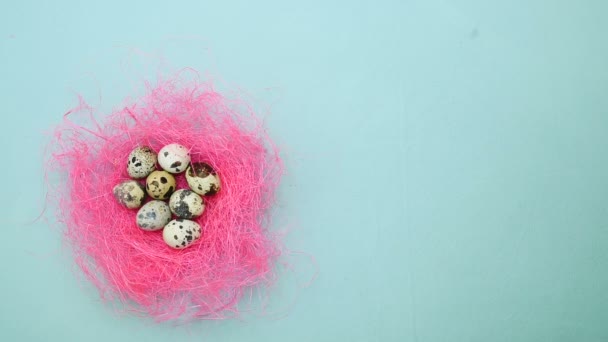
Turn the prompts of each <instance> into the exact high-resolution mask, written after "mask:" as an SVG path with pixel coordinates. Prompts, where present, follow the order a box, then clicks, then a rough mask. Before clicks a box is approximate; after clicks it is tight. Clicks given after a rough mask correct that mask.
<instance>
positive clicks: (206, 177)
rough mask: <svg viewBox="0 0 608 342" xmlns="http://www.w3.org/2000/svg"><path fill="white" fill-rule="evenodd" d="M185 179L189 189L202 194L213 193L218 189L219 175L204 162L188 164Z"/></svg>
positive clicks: (208, 194) (209, 194)
mask: <svg viewBox="0 0 608 342" xmlns="http://www.w3.org/2000/svg"><path fill="white" fill-rule="evenodd" d="M186 180H187V181H188V185H189V186H190V189H192V191H194V192H196V193H197V194H199V195H202V196H211V195H215V194H216V193H217V192H218V191H220V176H218V175H217V173H216V172H215V170H214V169H213V168H212V167H211V165H209V164H206V163H192V164H191V165H190V166H188V169H187V170H186Z"/></svg>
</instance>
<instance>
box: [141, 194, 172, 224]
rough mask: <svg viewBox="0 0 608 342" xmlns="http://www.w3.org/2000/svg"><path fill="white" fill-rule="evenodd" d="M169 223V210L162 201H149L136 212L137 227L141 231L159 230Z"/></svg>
mask: <svg viewBox="0 0 608 342" xmlns="http://www.w3.org/2000/svg"><path fill="white" fill-rule="evenodd" d="M169 221H171V210H170V209H169V206H168V205H167V203H165V202H163V201H150V202H148V203H146V204H145V205H144V206H143V207H141V208H140V209H139V211H138V212H137V219H136V222H137V225H138V226H139V228H141V229H143V230H150V231H153V230H160V229H163V227H164V226H165V225H166V224H167V223H169Z"/></svg>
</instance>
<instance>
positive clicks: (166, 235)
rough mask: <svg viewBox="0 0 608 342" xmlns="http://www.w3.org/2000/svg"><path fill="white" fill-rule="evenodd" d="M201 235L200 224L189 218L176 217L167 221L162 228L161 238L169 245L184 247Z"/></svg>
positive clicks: (176, 247) (178, 247)
mask: <svg viewBox="0 0 608 342" xmlns="http://www.w3.org/2000/svg"><path fill="white" fill-rule="evenodd" d="M201 235H202V230H201V226H200V225H199V224H198V223H196V222H194V221H190V220H184V219H176V220H173V221H171V222H169V223H168V224H167V225H166V226H165V228H164V229H163V240H164V241H165V243H166V244H167V245H169V247H171V248H174V249H184V248H186V247H188V246H190V245H191V244H193V243H194V241H196V240H198V239H199V238H200V237H201Z"/></svg>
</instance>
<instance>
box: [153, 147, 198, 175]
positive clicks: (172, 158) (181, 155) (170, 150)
mask: <svg viewBox="0 0 608 342" xmlns="http://www.w3.org/2000/svg"><path fill="white" fill-rule="evenodd" d="M158 164H159V165H160V167H162V168H163V170H165V171H167V172H171V173H180V172H183V171H185V170H186V168H187V167H188V164H190V152H189V151H188V149H187V148H185V147H184V146H182V145H180V144H169V145H167V146H165V147H163V148H161V150H160V151H159V152H158Z"/></svg>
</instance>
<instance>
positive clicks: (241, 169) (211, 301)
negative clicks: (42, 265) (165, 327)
mask: <svg viewBox="0 0 608 342" xmlns="http://www.w3.org/2000/svg"><path fill="white" fill-rule="evenodd" d="M75 120H79V122H80V124H76V123H74V121H75ZM82 121H84V123H83V122H82ZM170 143H178V144H181V145H183V146H186V147H188V148H190V149H191V151H190V153H191V156H192V161H193V162H197V161H203V162H207V163H209V164H210V165H212V166H213V167H214V168H215V170H216V171H217V172H218V174H219V175H220V177H221V181H222V189H221V191H220V192H219V193H218V194H217V195H215V196H211V197H208V198H205V203H206V208H205V212H204V213H203V215H202V216H201V217H199V218H198V219H195V221H196V222H198V223H199V224H200V225H201V227H202V228H203V235H202V237H201V238H200V239H199V240H198V241H196V242H195V243H194V244H193V245H192V246H190V247H188V248H186V249H183V250H174V249H172V248H170V247H168V246H167V245H166V244H165V243H164V242H163V238H162V231H156V232H149V231H143V230H141V229H140V228H138V226H137V225H136V222H135V215H136V212H137V210H129V209H126V208H125V207H123V206H121V205H120V204H119V203H118V202H117V201H116V199H115V198H114V197H113V194H112V188H113V187H114V185H116V184H118V183H119V182H121V181H123V180H127V179H129V178H128V175H127V172H126V162H127V156H128V155H129V153H130V152H131V151H132V150H133V149H134V148H135V147H137V146H141V145H147V146H150V147H152V148H153V149H154V150H155V151H158V150H159V149H160V148H161V147H163V146H164V145H167V144H170ZM51 150H52V153H51V155H50V160H49V163H48V165H47V167H48V169H49V171H52V172H57V171H58V172H59V173H60V174H61V175H63V177H62V178H63V181H61V184H60V185H58V186H53V187H52V188H51V189H50V190H49V203H51V204H53V205H56V206H58V208H57V215H58V221H59V222H60V223H61V224H62V225H64V226H65V227H66V230H65V233H66V237H67V240H68V241H69V242H70V244H71V246H72V247H73V253H74V257H75V261H76V263H77V264H78V265H79V266H80V268H81V269H82V270H83V272H84V274H85V275H86V276H87V278H88V279H89V280H90V281H91V282H92V283H93V284H94V285H95V286H96V287H97V288H98V289H99V292H100V294H101V296H102V298H104V299H107V300H112V301H115V300H118V303H120V304H122V306H123V307H124V309H126V310H128V311H135V312H139V313H147V314H149V315H150V316H152V317H153V318H154V319H156V320H158V321H164V320H175V319H187V320H190V319H225V318H231V317H235V316H237V315H238V314H239V310H238V307H239V306H241V305H237V304H239V300H240V299H241V298H242V297H243V295H246V294H249V295H251V294H252V293H253V291H254V289H259V288H266V287H268V286H270V285H271V284H272V283H273V280H274V278H275V274H274V271H273V270H274V264H275V262H276V260H277V258H278V256H279V254H280V246H279V241H278V238H277V237H276V236H273V235H272V234H271V232H269V231H268V226H269V223H270V217H269V216H270V210H269V209H270V208H271V206H272V204H273V198H274V195H273V194H274V191H275V189H276V188H277V186H278V184H279V180H280V178H281V175H282V172H283V165H282V161H281V159H280V158H279V155H278V151H277V149H276V147H275V146H274V145H273V143H272V141H271V140H270V139H269V137H268V136H267V134H266V133H265V131H264V129H263V127H262V125H261V123H260V121H259V120H258V119H256V117H255V115H254V113H253V111H252V110H251V109H250V108H249V107H248V106H246V105H245V104H244V103H243V102H242V101H234V100H228V99H227V98H225V97H223V96H222V95H220V94H219V93H217V92H216V91H214V90H213V88H212V86H211V85H210V84H204V83H200V82H198V81H180V80H177V79H173V80H169V81H164V82H160V83H159V85H158V86H156V87H153V88H148V89H147V92H146V95H144V96H143V97H142V98H140V99H139V100H136V101H132V102H129V103H128V104H127V105H126V106H125V107H124V108H122V109H120V110H117V111H114V112H113V113H111V114H110V115H109V116H107V118H106V120H105V122H104V123H98V122H97V121H96V119H95V118H94V115H93V109H92V108H90V107H89V106H88V105H86V104H85V103H84V102H81V104H80V105H79V106H78V107H77V108H75V109H74V110H71V111H70V112H68V113H67V114H66V115H65V118H64V121H63V123H62V124H61V125H60V126H59V127H58V128H57V129H56V131H55V135H54V140H53V142H52V145H51ZM176 179H177V181H178V188H188V185H187V183H186V181H185V179H184V177H183V174H180V175H177V177H176ZM247 297H249V296H247Z"/></svg>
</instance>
